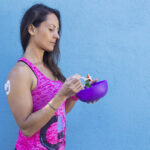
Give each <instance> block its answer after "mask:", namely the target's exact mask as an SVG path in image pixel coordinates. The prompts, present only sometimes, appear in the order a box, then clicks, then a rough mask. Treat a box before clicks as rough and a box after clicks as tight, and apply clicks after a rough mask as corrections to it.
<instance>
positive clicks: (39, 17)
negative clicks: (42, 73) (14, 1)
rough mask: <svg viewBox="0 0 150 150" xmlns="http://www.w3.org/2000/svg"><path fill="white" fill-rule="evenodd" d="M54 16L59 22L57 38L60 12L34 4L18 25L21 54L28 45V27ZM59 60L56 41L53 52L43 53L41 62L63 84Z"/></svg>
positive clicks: (36, 25)
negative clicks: (48, 16)
mask: <svg viewBox="0 0 150 150" xmlns="http://www.w3.org/2000/svg"><path fill="white" fill-rule="evenodd" d="M51 13H53V14H55V15H56V16H57V18H58V20H59V31H58V33H59V36H60V33H61V20H60V12H59V11H58V10H56V9H53V8H50V7H47V6H45V5H43V4H35V5H33V6H32V7H31V8H29V9H28V10H27V11H26V12H25V14H24V16H23V18H22V21H21V25H20V38H21V44H22V47H23V52H25V50H26V47H27V45H28V43H29V39H30V34H29V33H28V26H29V25H30V24H33V25H34V26H35V27H38V26H39V25H40V23H41V22H43V21H45V20H46V17H47V15H49V14H51ZM59 58H60V49H59V39H57V40H56V44H55V47H54V50H53V51H52V52H47V51H45V52H44V56H43V61H44V63H45V64H46V65H47V66H48V68H49V69H50V70H51V71H52V73H53V75H54V76H55V77H57V78H58V80H61V81H62V82H64V81H65V80H66V78H65V77H64V75H63V74H62V73H61V70H60V69H59V67H58V66H57V65H58V62H59Z"/></svg>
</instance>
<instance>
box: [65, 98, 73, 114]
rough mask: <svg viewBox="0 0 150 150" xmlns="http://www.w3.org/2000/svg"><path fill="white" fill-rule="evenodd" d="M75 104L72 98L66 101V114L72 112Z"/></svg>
mask: <svg viewBox="0 0 150 150" xmlns="http://www.w3.org/2000/svg"><path fill="white" fill-rule="evenodd" d="M75 103H76V101H75V100H73V99H72V98H71V97H70V98H68V99H67V100H66V103H65V110H66V114H68V113H69V112H70V111H71V110H72V108H73V106H74V105H75Z"/></svg>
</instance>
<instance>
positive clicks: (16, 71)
mask: <svg viewBox="0 0 150 150" xmlns="http://www.w3.org/2000/svg"><path fill="white" fill-rule="evenodd" d="M60 32H61V21H60V13H59V11H58V10H56V9H52V8H49V7H47V6H45V5H42V4H36V5H34V6H32V7H31V8H29V9H28V10H27V11H26V13H25V14H24V16H23V18H22V21H21V26H20V36H21V44H22V47H23V51H24V55H23V57H22V58H20V59H19V60H18V62H17V63H16V65H15V66H14V67H13V69H12V70H11V71H10V73H9V76H8V79H7V83H6V85H5V86H6V87H5V88H6V94H7V98H8V103H9V106H10V108H11V111H12V114H13V116H14V118H15V120H16V123H17V125H18V126H19V136H18V139H17V142H16V145H15V147H16V149H17V150H35V149H36V150H47V149H48V150H64V149H65V143H66V119H65V118H66V114H67V113H68V112H69V111H70V110H71V109H72V107H73V106H74V104H75V102H76V101H77V97H76V96H75V94H76V93H77V92H79V91H80V90H82V89H83V86H82V84H81V82H80V78H81V76H80V75H78V74H75V75H73V76H71V77H69V78H68V79H66V78H65V77H64V76H63V74H62V73H61V71H60V69H59V68H58V66H57V63H58V59H59V54H60V51H59V39H60ZM96 81H97V80H93V81H92V83H93V82H96Z"/></svg>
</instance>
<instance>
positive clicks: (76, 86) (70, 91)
mask: <svg viewBox="0 0 150 150" xmlns="http://www.w3.org/2000/svg"><path fill="white" fill-rule="evenodd" d="M80 79H81V76H80V75H78V74H75V75H73V76H71V77H69V78H67V79H66V81H65V82H64V84H63V86H62V88H61V89H60V90H59V92H58V93H57V94H58V95H60V96H62V97H66V98H69V97H70V96H73V95H75V94H76V93H78V92H79V91H80V90H83V89H84V87H83V85H82V83H81V81H80Z"/></svg>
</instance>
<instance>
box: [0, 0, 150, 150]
mask: <svg viewBox="0 0 150 150" xmlns="http://www.w3.org/2000/svg"><path fill="white" fill-rule="evenodd" d="M36 2H42V1H35V0H30V1H26V0H22V1H20V0H13V1H12V0H1V4H0V18H1V21H0V22H1V23H0V57H1V59H0V70H1V71H0V122H1V124H0V145H1V146H0V147H1V148H0V149H5V150H10V149H13V148H14V145H15V142H16V139H17V135H18V127H17V125H16V123H15V120H14V119H13V116H12V114H11V112H10V108H9V106H8V102H7V99H6V96H5V93H4V90H3V85H4V82H5V80H6V78H7V75H8V73H9V71H10V69H11V68H12V67H13V66H14V65H15V63H16V61H17V59H18V58H19V57H21V55H22V48H21V45H20V40H19V23H20V20H21V18H22V16H23V13H24V11H25V10H26V9H27V8H29V7H30V6H31V5H32V4H35V3H36ZM44 4H47V5H49V6H51V7H54V8H57V9H59V10H60V12H61V16H62V39H61V61H60V67H61V69H62V71H63V73H64V74H65V75H66V77H69V76H71V75H73V74H75V73H79V74H81V75H83V76H86V73H90V74H91V76H92V77H93V78H98V79H99V80H104V79H106V80H107V81H108V83H109V91H108V94H107V95H106V96H105V97H104V98H103V99H101V100H100V101H98V102H97V103H94V104H86V103H82V102H80V101H78V102H77V104H76V105H75V107H74V108H73V110H72V112H70V113H69V114H68V116H67V144H66V150H149V149H150V142H149V141H150V130H149V127H150V88H149V87H150V1H149V0H132V1H131V0H113V1H112V0H92V1H87V0H82V1H81V0H74V1H73V0H69V1H68V0H63V1H62V0H57V1H55V0H53V1H52V0H45V1H44Z"/></svg>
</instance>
